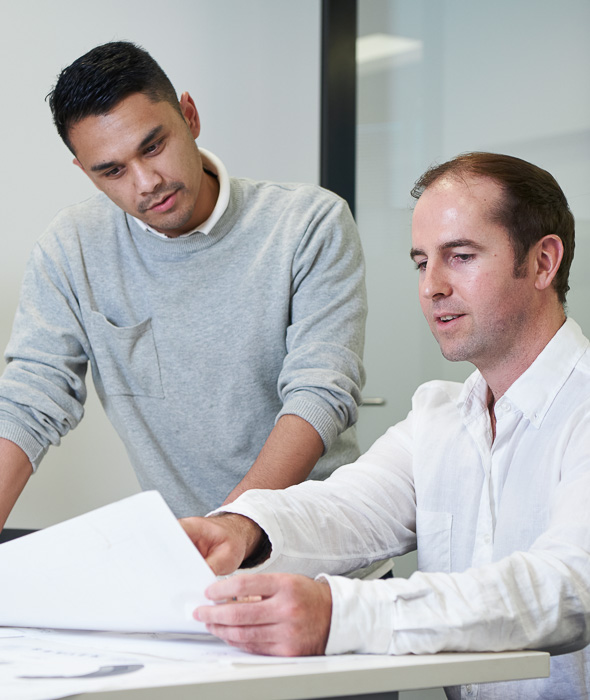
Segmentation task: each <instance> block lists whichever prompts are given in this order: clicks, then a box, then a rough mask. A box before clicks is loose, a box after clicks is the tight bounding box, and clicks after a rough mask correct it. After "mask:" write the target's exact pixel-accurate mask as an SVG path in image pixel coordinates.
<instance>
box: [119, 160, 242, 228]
mask: <svg viewBox="0 0 590 700" xmlns="http://www.w3.org/2000/svg"><path fill="white" fill-rule="evenodd" d="M199 153H200V154H201V159H202V160H203V167H204V168H205V169H207V170H209V171H211V172H212V173H213V174H214V175H216V176H217V180H218V181H219V196H218V197H217V202H216V203H215V207H214V208H213V211H212V212H211V215H210V216H209V218H208V219H205V221H203V223H201V224H199V225H198V226H197V227H196V228H194V229H193V230H192V231H188V232H187V233H183V234H182V235H181V236H176V238H185V237H187V236H192V235H193V234H195V233H202V234H204V235H205V236H206V235H208V234H209V233H210V232H211V230H212V229H213V227H214V226H215V224H216V223H217V222H218V221H219V219H220V218H221V216H222V215H223V213H224V212H225V210H226V209H227V205H228V203H229V190H230V187H229V175H228V174H227V170H226V168H225V165H224V164H223V162H222V161H221V160H220V159H219V158H218V157H217V156H216V155H214V154H213V153H211V151H206V150H205V149H204V148H199ZM132 218H133V219H135V221H136V222H137V224H138V225H139V226H140V227H141V229H142V230H143V231H147V232H148V233H151V234H153V235H155V236H159V237H160V238H168V236H166V235H164V234H163V233H160V231H155V230H154V229H153V228H151V227H150V226H148V225H147V224H146V223H145V222H144V221H142V220H141V219H137V218H136V217H132Z"/></svg>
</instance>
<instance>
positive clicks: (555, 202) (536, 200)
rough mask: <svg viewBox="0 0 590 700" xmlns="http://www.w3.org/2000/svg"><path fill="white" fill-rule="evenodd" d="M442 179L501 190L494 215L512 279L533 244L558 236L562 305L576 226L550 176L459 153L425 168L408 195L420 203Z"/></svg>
mask: <svg viewBox="0 0 590 700" xmlns="http://www.w3.org/2000/svg"><path fill="white" fill-rule="evenodd" d="M446 175H449V176H453V177H459V178H461V177H465V176H469V175H479V176H482V177H489V178H492V179H493V180H495V181H496V182H497V183H498V184H499V185H500V186H501V187H502V189H503V192H504V197H503V198H502V200H501V202H500V204H499V206H498V207H497V208H496V210H495V211H493V212H492V216H493V220H494V221H495V222H497V223H499V224H500V225H501V226H503V227H504V228H505V229H506V230H507V232H508V235H509V237H510V242H511V244H512V248H513V250H514V275H515V276H516V277H518V276H519V274H521V270H522V266H523V264H524V262H525V260H526V256H527V253H528V252H529V250H530V249H531V246H533V245H534V244H535V243H536V242H537V241H539V240H541V238H543V237H545V236H547V235H549V234H554V235H556V236H559V238H561V241H562V243H563V249H564V250H563V259H562V261H561V265H560V266H559V269H558V270H557V274H556V275H555V279H554V280H553V287H554V289H555V291H556V292H557V296H558V298H559V301H560V302H561V304H565V298H566V294H567V292H568V290H569V284H568V277H569V271H570V266H571V264H572V260H573V258H574V247H575V224H574V217H573V215H572V213H571V211H570V208H569V206H568V203H567V199H566V198H565V195H564V193H563V191H562V189H561V187H560V186H559V185H558V184H557V181H556V180H555V178H554V177H553V175H551V174H550V173H548V172H547V171H546V170H543V169H542V168H539V167H537V166H536V165H533V164H532V163H529V162H527V161H526V160H522V159H521V158H515V157H514V156H506V155H502V154H499V153H483V152H474V153H463V154H461V155H459V156H457V157H456V158H453V159H452V160H449V161H447V162H446V163H442V164H441V165H435V166H432V167H431V168H429V169H428V170H427V171H426V172H425V173H424V174H423V175H422V176H421V177H420V178H419V179H418V180H417V181H416V184H415V185H414V187H413V189H412V197H415V198H416V199H418V198H419V197H420V196H421V195H422V193H423V192H424V190H426V189H427V188H428V187H430V186H431V185H432V184H434V183H435V182H436V181H437V180H439V179H440V178H441V177H444V176H446Z"/></svg>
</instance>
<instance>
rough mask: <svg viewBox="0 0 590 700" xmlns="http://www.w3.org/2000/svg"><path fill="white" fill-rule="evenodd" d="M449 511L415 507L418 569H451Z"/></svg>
mask: <svg viewBox="0 0 590 700" xmlns="http://www.w3.org/2000/svg"><path fill="white" fill-rule="evenodd" d="M452 522H453V516H452V514H451V513H444V512H434V511H430V510H422V509H421V508H416V536H417V543H418V544H417V549H418V569H419V570H420V571H430V572H433V571H443V572H447V573H448V572H450V571H451V525H452Z"/></svg>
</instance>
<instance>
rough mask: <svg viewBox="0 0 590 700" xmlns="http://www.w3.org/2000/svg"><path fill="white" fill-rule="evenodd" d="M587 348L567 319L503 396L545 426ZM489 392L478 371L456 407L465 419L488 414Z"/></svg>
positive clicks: (536, 424)
mask: <svg viewBox="0 0 590 700" xmlns="http://www.w3.org/2000/svg"><path fill="white" fill-rule="evenodd" d="M588 345H590V341H589V340H588V339H587V338H586V337H585V336H584V334H583V333H582V329H581V328H580V326H579V325H578V324H577V323H576V322H575V321H574V320H573V319H572V318H568V319H567V320H566V322H565V323H564V324H563V325H562V326H561V328H560V329H559V330H558V331H557V333H556V334H555V335H554V336H553V338H551V340H550V341H549V342H548V343H547V345H546V346H545V347H544V348H543V350H542V351H541V352H540V353H539V355H538V356H537V358H536V359H535V361H534V362H533V363H532V365H531V366H530V367H529V368H528V369H527V370H526V371H525V372H523V373H522V374H521V375H520V377H518V379H517V380H516V381H515V382H514V383H513V384H512V386H510V387H509V389H508V391H506V393H505V394H504V396H505V397H506V398H507V399H508V400H509V401H510V403H512V404H513V406H515V407H516V408H518V409H519V410H520V411H521V412H522V414H523V415H524V416H525V418H527V419H528V420H529V421H530V422H531V423H532V424H533V425H534V426H535V428H539V426H540V425H541V423H542V422H543V419H544V418H545V415H546V414H547V411H548V410H549V408H550V406H551V404H552V403H553V401H554V400H555V397H556V396H557V394H558V393H559V391H560V390H561V388H562V387H563V385H564V384H565V382H566V380H567V378H568V377H569V376H570V374H571V373H572V371H573V370H574V368H575V366H576V365H577V364H578V362H579V360H580V358H581V357H582V355H583V354H584V353H585V352H586V350H587V349H588ZM487 390H488V386H487V383H486V381H485V380H484V378H483V377H482V375H481V374H480V372H479V371H478V370H476V371H475V372H474V373H473V374H472V375H471V376H470V377H468V379H467V380H466V381H465V383H464V385H463V390H462V391H461V393H460V395H459V398H458V400H457V406H458V408H459V410H460V411H461V412H462V413H463V415H464V416H469V415H473V414H474V413H477V414H479V413H480V412H481V411H485V410H487Z"/></svg>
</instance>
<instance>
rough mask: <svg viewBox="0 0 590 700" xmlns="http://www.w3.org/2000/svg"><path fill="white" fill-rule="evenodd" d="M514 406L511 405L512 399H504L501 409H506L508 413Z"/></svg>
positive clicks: (505, 411)
mask: <svg viewBox="0 0 590 700" xmlns="http://www.w3.org/2000/svg"><path fill="white" fill-rule="evenodd" d="M511 408H512V407H511V406H510V401H502V404H501V405H500V409H501V410H502V411H504V413H508V412H509V411H510V409H511Z"/></svg>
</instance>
